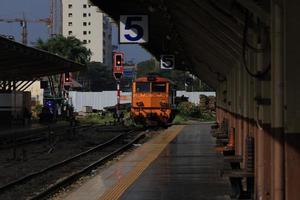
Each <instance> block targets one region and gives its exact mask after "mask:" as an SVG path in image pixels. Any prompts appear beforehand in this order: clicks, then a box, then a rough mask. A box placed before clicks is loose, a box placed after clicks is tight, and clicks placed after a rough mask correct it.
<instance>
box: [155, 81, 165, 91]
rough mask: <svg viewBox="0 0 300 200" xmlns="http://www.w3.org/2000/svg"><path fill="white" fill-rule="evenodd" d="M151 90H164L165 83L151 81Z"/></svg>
mask: <svg viewBox="0 0 300 200" xmlns="http://www.w3.org/2000/svg"><path fill="white" fill-rule="evenodd" d="M152 92H166V83H152Z"/></svg>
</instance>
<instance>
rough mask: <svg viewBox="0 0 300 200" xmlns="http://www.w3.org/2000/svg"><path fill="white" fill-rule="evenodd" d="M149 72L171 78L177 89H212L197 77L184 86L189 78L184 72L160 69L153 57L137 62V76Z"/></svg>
mask: <svg viewBox="0 0 300 200" xmlns="http://www.w3.org/2000/svg"><path fill="white" fill-rule="evenodd" d="M149 73H155V74H159V75H161V76H163V77H166V78H168V79H170V80H172V81H173V82H174V83H175V84H176V85H177V89H178V90H185V89H187V90H188V91H213V90H212V89H211V88H210V87H209V86H208V85H207V84H205V83H204V82H202V81H201V80H200V79H198V78H197V77H194V79H192V81H191V84H190V85H188V86H185V83H186V80H187V79H190V77H189V75H188V74H187V73H186V72H184V71H180V70H161V69H160V68H159V65H158V63H157V62H156V60H155V59H150V60H146V61H143V62H140V63H138V65H137V77H141V76H145V75H147V74H149Z"/></svg>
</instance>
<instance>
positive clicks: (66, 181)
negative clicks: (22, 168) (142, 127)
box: [0, 130, 145, 199]
mask: <svg viewBox="0 0 300 200" xmlns="http://www.w3.org/2000/svg"><path fill="white" fill-rule="evenodd" d="M133 132H137V130H132V131H130V132H126V133H121V134H119V135H117V136H115V137H114V138H112V139H110V140H109V141H107V142H105V143H102V144H99V145H97V146H95V147H93V148H91V149H89V150H87V151H85V152H82V153H80V154H77V155H75V156H73V157H71V158H68V159H66V160H63V161H61V162H58V163H56V164H54V165H52V166H50V167H47V168H45V169H42V170H39V171H37V172H34V173H31V174H29V175H26V176H24V177H22V178H20V179H18V180H15V181H13V182H10V183H8V184H6V185H4V186H2V187H0V193H2V194H3V193H5V192H11V191H13V190H17V189H18V188H19V187H22V186H23V185H25V184H26V183H29V182H32V181H34V180H35V179H36V180H38V179H39V178H40V177H41V176H43V175H45V174H47V173H50V174H51V172H53V173H55V170H59V169H60V168H64V167H65V166H66V165H68V164H72V162H76V161H77V162H78V160H80V159H81V158H83V159H84V157H85V156H88V155H89V154H92V153H95V152H97V151H99V152H101V151H103V150H105V148H109V147H110V146H111V145H113V144H114V143H117V142H118V141H120V140H122V139H126V136H127V135H128V134H130V133H133ZM144 135H145V132H142V133H140V134H138V135H137V136H135V137H134V138H133V139H130V141H129V142H126V144H124V145H122V146H117V147H118V148H116V149H113V151H111V152H109V153H108V154H105V155H104V156H101V157H100V159H97V160H96V161H94V162H92V163H90V164H89V165H88V166H84V167H83V168H81V169H79V170H77V171H76V172H73V173H71V174H70V175H68V176H66V177H64V178H63V177H60V178H63V179H61V180H59V181H58V182H55V184H48V187H47V188H46V189H45V190H42V191H38V193H34V195H29V196H28V194H27V196H26V195H25V196H26V199H28V198H29V199H43V198H46V197H48V196H49V195H51V194H52V193H54V192H55V191H57V190H58V189H60V188H62V187H65V186H68V185H70V184H72V183H73V182H74V181H76V180H77V179H78V178H80V177H81V176H82V175H84V174H87V173H88V172H90V171H91V170H92V169H94V168H96V167H97V166H99V165H101V164H102V163H104V162H105V161H108V160H110V159H111V158H113V157H115V156H116V155H118V154H119V153H121V152H123V151H125V150H126V149H128V148H130V147H131V146H132V144H134V143H135V142H137V141H138V140H139V139H141V138H142V137H144ZM106 151H107V149H106ZM58 174H59V173H58ZM51 181H53V180H50V182H51ZM48 182H49V180H48ZM49 185H50V186H49Z"/></svg>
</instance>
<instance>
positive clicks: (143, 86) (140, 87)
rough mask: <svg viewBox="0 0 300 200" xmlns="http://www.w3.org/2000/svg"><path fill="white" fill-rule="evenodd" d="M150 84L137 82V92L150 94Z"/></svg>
mask: <svg viewBox="0 0 300 200" xmlns="http://www.w3.org/2000/svg"><path fill="white" fill-rule="evenodd" d="M150 88H151V87H150V83H148V82H137V83H136V92H143V93H145V92H150Z"/></svg>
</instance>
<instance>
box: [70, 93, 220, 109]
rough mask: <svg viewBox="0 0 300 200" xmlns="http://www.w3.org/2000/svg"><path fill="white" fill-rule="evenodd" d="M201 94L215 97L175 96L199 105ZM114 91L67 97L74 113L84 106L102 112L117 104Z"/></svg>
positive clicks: (127, 94)
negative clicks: (186, 98) (105, 108)
mask: <svg viewBox="0 0 300 200" xmlns="http://www.w3.org/2000/svg"><path fill="white" fill-rule="evenodd" d="M201 94H203V95H206V96H216V93H215V92H186V91H177V96H178V97H181V96H182V95H184V96H185V97H189V101H190V102H192V103H195V104H199V99H200V98H199V96H200V95H201ZM116 95H117V92H116V91H103V92H75V91H70V92H69V96H70V98H71V102H72V104H73V106H74V108H75V111H77V112H78V111H82V109H83V107H84V106H92V107H93V109H97V110H102V109H103V108H104V107H107V106H114V105H116V103H117V97H116ZM121 95H122V96H131V92H121ZM121 103H131V98H129V99H128V100H125V101H124V100H122V101H121Z"/></svg>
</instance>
